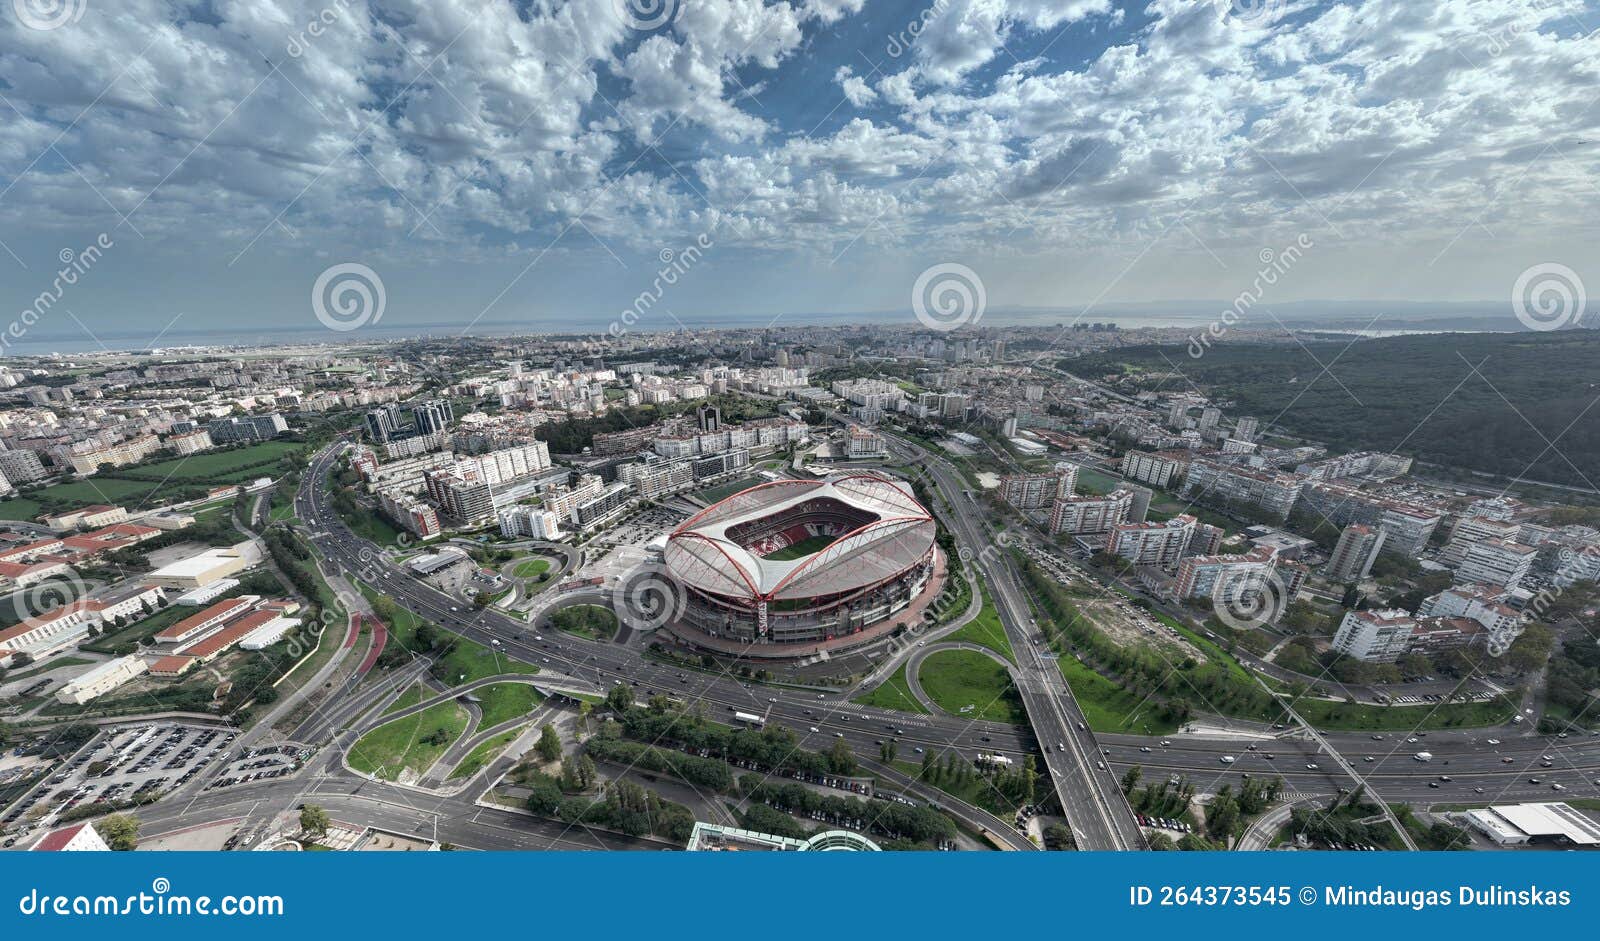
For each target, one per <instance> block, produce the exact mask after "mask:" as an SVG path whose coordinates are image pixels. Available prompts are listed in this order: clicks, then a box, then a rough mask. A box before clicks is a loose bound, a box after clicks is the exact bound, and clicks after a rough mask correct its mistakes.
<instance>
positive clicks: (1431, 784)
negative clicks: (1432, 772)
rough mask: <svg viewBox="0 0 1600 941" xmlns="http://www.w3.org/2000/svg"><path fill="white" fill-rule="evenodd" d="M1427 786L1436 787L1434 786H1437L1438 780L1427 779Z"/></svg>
mask: <svg viewBox="0 0 1600 941" xmlns="http://www.w3.org/2000/svg"><path fill="white" fill-rule="evenodd" d="M1428 786H1429V787H1434V788H1436V787H1438V786H1439V782H1438V781H1429V782H1428Z"/></svg>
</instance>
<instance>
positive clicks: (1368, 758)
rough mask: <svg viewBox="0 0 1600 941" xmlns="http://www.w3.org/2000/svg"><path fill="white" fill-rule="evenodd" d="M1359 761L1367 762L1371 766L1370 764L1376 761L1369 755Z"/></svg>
mask: <svg viewBox="0 0 1600 941" xmlns="http://www.w3.org/2000/svg"><path fill="white" fill-rule="evenodd" d="M1361 760H1362V761H1365V762H1367V763H1368V764H1371V763H1372V762H1374V761H1376V760H1377V759H1376V758H1373V757H1372V756H1371V755H1367V756H1365V757H1364V758H1362V759H1361Z"/></svg>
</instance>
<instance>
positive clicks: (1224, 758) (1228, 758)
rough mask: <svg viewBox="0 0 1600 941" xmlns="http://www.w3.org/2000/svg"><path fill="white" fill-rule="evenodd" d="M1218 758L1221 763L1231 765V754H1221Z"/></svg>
mask: <svg viewBox="0 0 1600 941" xmlns="http://www.w3.org/2000/svg"><path fill="white" fill-rule="evenodd" d="M1218 760H1219V761H1221V762H1222V763H1223V764H1225V765H1231V764H1233V756H1232V755H1223V756H1222V757H1221V758H1219V759H1218Z"/></svg>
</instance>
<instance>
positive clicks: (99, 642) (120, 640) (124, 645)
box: [78, 592, 231, 656]
mask: <svg viewBox="0 0 1600 941" xmlns="http://www.w3.org/2000/svg"><path fill="white" fill-rule="evenodd" d="M230 594H231V592H230ZM199 610H200V609H199V608H195V607H190V606H189V605H181V604H171V605H167V606H166V607H165V608H162V609H161V610H160V611H157V612H156V613H155V614H152V615H151V616H149V617H147V618H145V619H144V620H142V621H136V622H134V623H133V624H129V625H126V626H124V627H122V628H117V627H111V628H110V630H107V631H103V632H102V633H101V635H100V636H99V637H96V638H95V639H94V640H91V641H89V642H88V643H84V644H79V645H78V646H79V648H80V649H83V650H87V651H90V652H91V653H104V654H116V655H118V656H122V655H124V654H129V653H133V652H134V650H135V649H137V648H138V645H139V644H142V643H143V642H145V641H147V640H149V639H150V638H152V637H154V636H156V634H158V633H160V632H161V631H164V630H166V629H167V628H169V627H171V626H172V625H174V624H176V623H178V622H179V621H181V620H183V619H184V618H186V617H188V616H189V615H191V614H194V613H196V612H197V611H199Z"/></svg>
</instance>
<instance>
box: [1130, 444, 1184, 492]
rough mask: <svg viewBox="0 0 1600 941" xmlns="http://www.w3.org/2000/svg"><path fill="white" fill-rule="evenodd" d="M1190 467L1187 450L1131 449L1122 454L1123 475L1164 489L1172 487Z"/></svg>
mask: <svg viewBox="0 0 1600 941" xmlns="http://www.w3.org/2000/svg"><path fill="white" fill-rule="evenodd" d="M1188 467H1189V452H1187V451H1129V452H1128V453H1126V454H1124V455H1123V456H1122V476H1124V477H1126V478H1128V479H1129V480H1137V481H1138V482H1140V483H1142V484H1149V485H1150V486H1152V487H1160V488H1162V489H1167V488H1170V487H1171V486H1172V484H1173V482H1174V481H1175V480H1177V479H1178V478H1180V477H1182V476H1183V474H1184V471H1185V470H1186V469H1187V468H1188Z"/></svg>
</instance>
